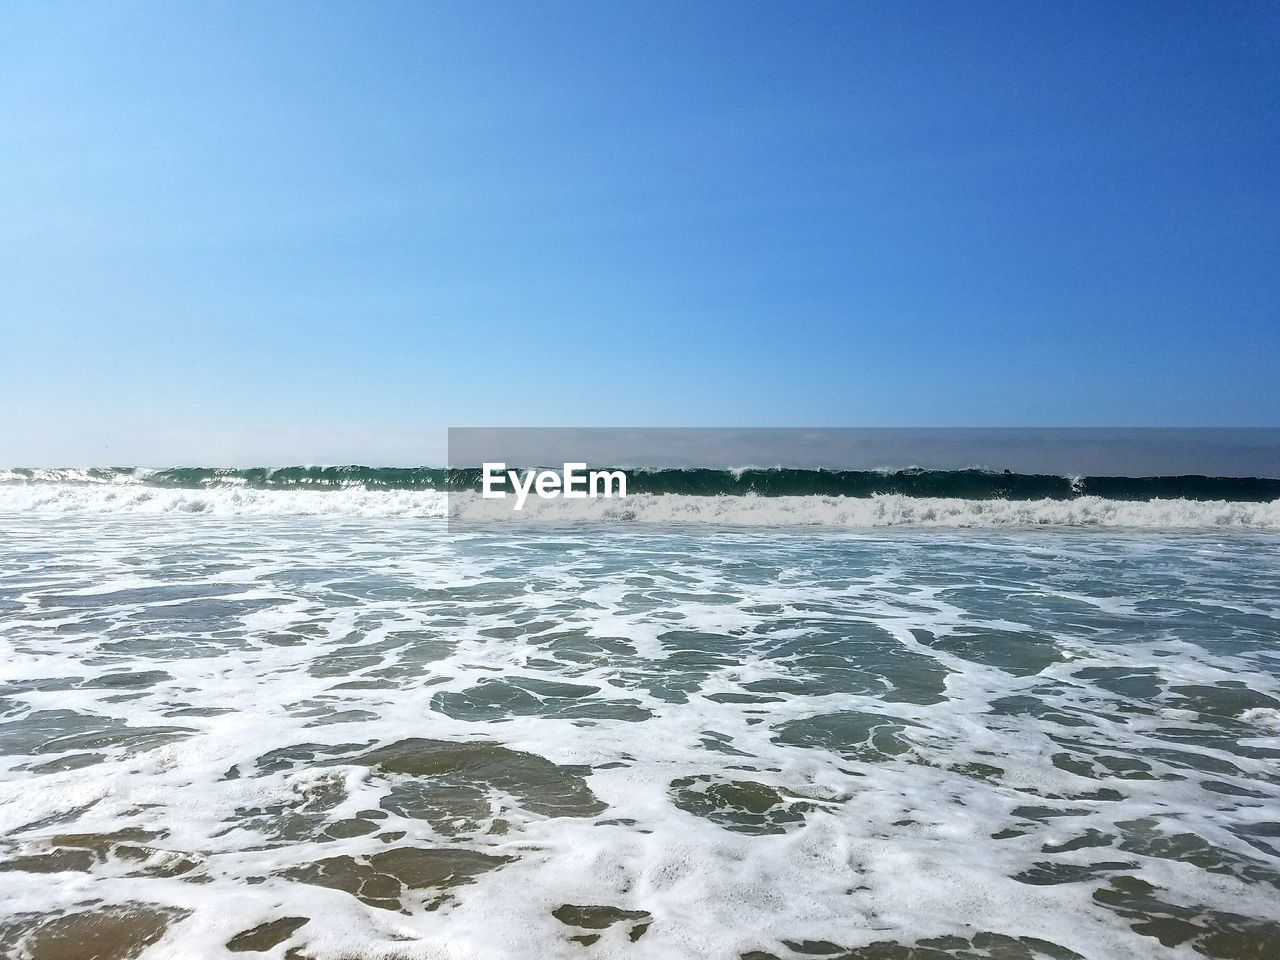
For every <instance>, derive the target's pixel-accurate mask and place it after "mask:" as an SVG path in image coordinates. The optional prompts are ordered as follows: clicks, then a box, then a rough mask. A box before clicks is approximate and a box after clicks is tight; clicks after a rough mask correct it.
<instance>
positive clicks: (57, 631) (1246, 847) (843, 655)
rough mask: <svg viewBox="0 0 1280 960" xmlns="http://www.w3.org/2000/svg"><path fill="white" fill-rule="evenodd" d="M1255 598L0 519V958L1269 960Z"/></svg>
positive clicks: (901, 551)
mask: <svg viewBox="0 0 1280 960" xmlns="http://www.w3.org/2000/svg"><path fill="white" fill-rule="evenodd" d="M1278 584H1280V540H1278V539H1277V538H1276V537H1275V535H1274V534H1270V533H1257V532H1255V533H1250V532H1245V531H1232V532H1224V531H1217V532H1197V533H1172V532H1160V531H1150V530H1149V531H1143V532H1140V533H1139V532H1128V533H1126V532H1121V531H1088V530H1057V531H1054V530H1028V531H1009V530H1006V531H993V530H986V531H956V530H950V531H947V530H895V531H892V532H871V531H861V532H859V531H848V530H831V531H825V532H819V531H813V530H809V531H804V532H796V531H786V530H754V531H741V530H731V529H723V528H716V527H711V526H702V527H686V528H680V527H672V526H663V525H632V526H616V527H609V528H601V527H593V528H590V529H587V528H582V529H580V530H578V531H576V532H575V531H574V530H572V529H541V530H538V529H513V528H498V527H494V526H489V527H476V528H473V529H471V530H470V531H466V530H462V531H459V529H458V528H456V527H455V529H454V531H453V532H452V533H449V532H446V529H445V525H444V522H443V521H441V520H430V519H425V520H424V519H409V518H390V519H370V518H357V517H340V516H339V517H333V516H294V517H278V516H277V517H273V516H256V517H234V516H232V517H224V516H210V515H202V516H172V515H159V516H152V515H147V514H121V515H110V514H106V515H88V514H67V515H60V516H50V515H43V516H41V515H30V514H27V515H23V514H9V515H0V650H2V651H3V660H2V664H3V666H2V667H0V671H2V672H0V771H2V772H0V942H2V943H5V944H7V945H9V946H8V949H9V950H10V951H11V952H16V955H18V956H24V955H25V956H29V957H33V958H36V960H53V958H58V960H66V958H71V957H79V956H84V955H85V953H84V949H83V944H85V943H93V944H95V945H96V946H95V949H98V950H99V951H100V952H101V954H102V956H104V957H124V956H133V955H136V954H137V953H138V952H139V951H143V955H144V956H146V957H148V958H161V957H164V958H174V957H218V956H231V955H244V956H271V957H281V956H289V957H293V958H299V957H313V958H317V960H327V958H337V957H432V956H447V957H451V958H463V957H473V956H474V957H508V956H509V957H522V958H523V957H533V956H539V957H562V956H563V957H575V956H582V957H614V956H616V957H637V958H640V957H710V958H716V957H724V958H735V957H743V956H750V957H753V958H757V957H761V956H764V955H768V956H775V957H794V956H807V957H812V956H818V957H829V956H853V957H859V958H876V957H919V958H934V957H972V956H981V957H1007V958H1014V957H1042V956H1043V957H1073V956H1083V957H1088V958H1090V960H1097V958H1108V957H1145V956H1151V957H1165V956H1179V955H1184V956H1202V955H1208V956H1211V957H1257V958H1265V957H1273V956H1277V955H1280V764H1278V763H1277V760H1280V644H1278V643H1277V640H1278V639H1280V590H1278V589H1277V585H1278ZM77 944H80V945H81V946H77ZM893 945H899V946H897V947H895V946H893ZM906 947H911V948H912V952H907V951H906V949H905V948H906ZM77 951H79V952H77Z"/></svg>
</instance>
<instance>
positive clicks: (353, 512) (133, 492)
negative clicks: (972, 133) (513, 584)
mask: <svg viewBox="0 0 1280 960" xmlns="http://www.w3.org/2000/svg"><path fill="white" fill-rule="evenodd" d="M0 512H8V513H15V512H16V513H43V514H69V513H96V514H172V515H188V516H189V515H193V514H203V515H210V516H326V515H327V516H334V517H366V518H406V519H438V520H443V519H445V518H450V519H454V520H462V521H497V522H530V521H532V522H550V523H575V522H599V521H604V522H616V523H642V524H717V525H724V526H751V527H770V526H772V527H893V526H920V527H1045V526H1060V527H1094V528H1096V527H1115V528H1125V527H1128V528H1138V529H1196V528H1215V527H1216V528H1253V529H1264V530H1280V501H1273V502H1267V503H1257V502H1249V501H1231V500H1226V499H1223V500H1193V499H1186V498H1176V499H1163V498H1156V499H1150V500H1117V499H1108V498H1104V497H1098V496H1087V495H1085V496H1077V497H1074V498H1071V499H1054V498H1049V497H1045V498H1040V499H1034V500H1017V499H1008V498H992V499H979V498H965V497H930V496H907V495H904V494H895V493H882V494H873V495H870V496H865V497H854V496H814V495H811V496H760V495H752V494H749V495H743V496H732V495H724V494H721V495H688V494H674V493H666V494H654V493H637V494H632V495H630V496H628V497H626V498H624V499H614V500H587V501H581V500H575V501H565V500H538V499H536V498H530V500H529V501H528V502H527V503H526V505H525V509H524V510H523V511H522V512H520V513H516V512H514V511H513V510H512V508H511V502H510V501H509V500H484V499H482V498H481V497H480V496H479V495H478V494H476V493H472V492H469V491H464V492H455V493H445V492H443V491H440V490H394V489H393V490H387V489H383V490H371V489H367V488H365V487H363V486H356V485H353V486H348V487H343V488H336V489H296V488H291V489H278V488H276V489H258V488H254V487H250V486H247V485H245V486H210V487H204V488H194V489H193V488H184V487H165V486H156V485H153V484H151V483H147V482H144V481H141V480H138V479H136V478H135V479H134V480H132V481H128V480H123V479H112V480H109V481H97V482H84V481H70V480H53V479H46V480H40V481H28V482H21V483H14V482H10V483H0Z"/></svg>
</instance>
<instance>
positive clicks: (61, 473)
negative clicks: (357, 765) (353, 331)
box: [0, 466, 1280, 503]
mask: <svg viewBox="0 0 1280 960" xmlns="http://www.w3.org/2000/svg"><path fill="white" fill-rule="evenodd" d="M624 472H625V473H626V474H627V491H628V492H629V493H632V494H636V493H650V494H668V493H669V494H681V495H684V496H707V497H712V496H745V495H755V496H762V497H805V496H823V497H871V496H876V495H881V494H897V495H899V496H907V497H951V498H956V499H964V500H1073V499H1075V498H1077V497H1083V496H1092V497H1102V498H1104V499H1107V500H1128V501H1147V500H1201V501H1207V500H1226V501H1234V502H1240V503H1266V502H1270V501H1273V500H1276V499H1280V479H1271V478H1264V477H1207V476H1177V477H1076V478H1072V477H1059V476H1053V475H1049V474H1020V473H995V472H991V471H986V470H922V469H909V470H897V471H874V470H793V469H787V468H772V469H750V470H732V471H731V470H713V469H661V470H649V469H628V470H625V471H624ZM0 482H7V483H46V482H62V483H67V482H72V483H86V484H103V483H129V484H143V485H146V486H153V487H169V488H180V489H208V488H214V487H246V488H249V489H254V490H347V489H353V488H355V489H364V490H476V491H478V490H479V489H480V471H479V470H478V469H472V468H467V469H458V468H444V467H363V466H334V467H304V466H297V467H248V468H230V467H168V468H164V469H160V470H141V469H136V468H132V467H101V468H93V469H61V470H60V469H34V468H22V469H15V470H4V471H0Z"/></svg>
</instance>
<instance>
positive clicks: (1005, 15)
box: [0, 0, 1280, 464]
mask: <svg viewBox="0 0 1280 960" xmlns="http://www.w3.org/2000/svg"><path fill="white" fill-rule="evenodd" d="M1278 264H1280V14H1278V13H1277V8H1276V7H1275V6H1274V5H1268V4H1262V3H1258V4H1250V3H1232V2H1223V3H1212V4H1208V3H1205V4H1199V3H1183V4H1170V3H1152V4H1145V3H1099V4H1086V3H1065V2H1064V3H1056V4H1047V3H1046V4H1041V3H1036V4H1029V3H1013V4H995V3H954V4H952V3H920V4H915V3H887V2H886V3H880V2H874V3H873V2H862V3H833V4H825V3H814V2H804V3H788V4H783V3H760V2H754V0H747V2H735V3H729V2H724V3H688V2H684V3H671V4H667V3H652V2H646V3H643V4H642V3H628V4H622V3H586V2H583V3H572V4H547V3H532V2H521V3H484V4H480V3H475V4H465V5H464V4H460V3H457V4H441V3H429V2H414V3H355V2H351V3H283V2H278V3H256V2H255V3H248V2H243V3H240V2H228V3H214V4H197V3H160V2H150V3H120V2H104V3H96V4H89V3H71V2H65V3H64V2H51V3H45V2H40V3H34V2H33V3H21V2H19V3H7V4H4V5H3V6H0V384H3V385H4V395H5V399H4V406H5V411H6V415H5V417H4V418H3V420H2V421H0V461H5V462H9V463H18V462H22V463H67V464H79V463H103V462H112V463H122V462H123V463H130V462H139V463H165V462H175V461H181V462H227V463H232V462H237V463H244V462H272V461H274V462H282V461H286V460H288V461H298V460H302V461H309V462H315V461H321V462H333V461H344V462H345V461H351V460H357V461H364V462H369V461H374V460H381V461H384V462H416V461H425V460H430V459H438V452H439V450H440V439H441V438H442V433H441V431H442V428H444V427H446V426H449V425H480V424H494V425H569V424H573V425H592V426H610V425H663V426H665V425H697V426H719V425H740V426H777V425H800V424H804V425H815V426H828V425H830V426H834V425H939V426H949V425H967V426H990V425H1031V426H1039V425H1083V426H1088V425H1107V424H1117V425H1275V424H1278V423H1280V360H1278V359H1277V358H1278V356H1280V269H1278V268H1277V265H1278Z"/></svg>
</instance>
